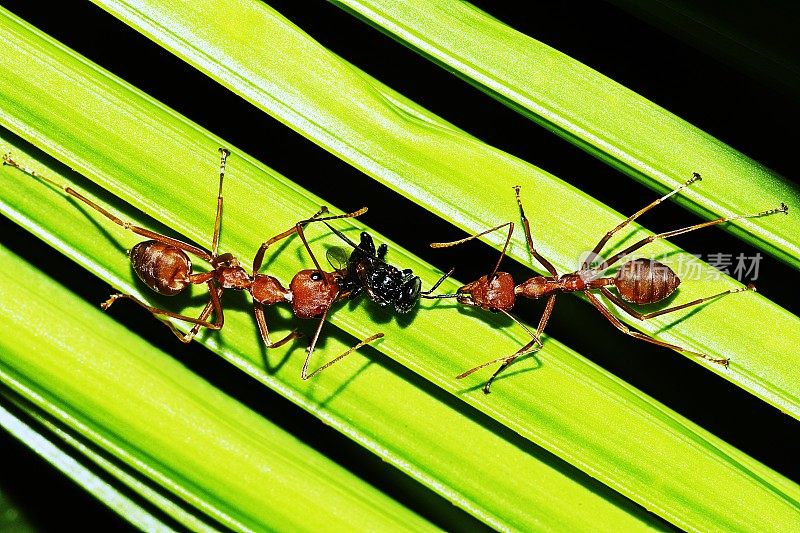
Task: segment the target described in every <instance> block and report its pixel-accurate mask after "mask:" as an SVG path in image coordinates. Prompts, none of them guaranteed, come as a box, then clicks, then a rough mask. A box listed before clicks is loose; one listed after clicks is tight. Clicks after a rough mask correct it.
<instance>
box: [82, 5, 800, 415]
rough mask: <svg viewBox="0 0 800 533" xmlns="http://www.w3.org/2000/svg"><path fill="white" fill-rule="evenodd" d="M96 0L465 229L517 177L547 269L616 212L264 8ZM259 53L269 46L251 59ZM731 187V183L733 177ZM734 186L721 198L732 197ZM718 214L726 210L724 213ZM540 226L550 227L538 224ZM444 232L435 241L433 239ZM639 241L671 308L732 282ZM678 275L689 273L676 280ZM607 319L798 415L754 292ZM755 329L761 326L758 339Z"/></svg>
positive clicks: (790, 375) (778, 324) (524, 257)
mask: <svg viewBox="0 0 800 533" xmlns="http://www.w3.org/2000/svg"><path fill="white" fill-rule="evenodd" d="M96 3H98V4H99V5H101V6H102V7H103V8H104V9H106V10H108V11H110V12H111V13H112V14H114V15H115V16H117V17H119V18H121V19H122V20H124V21H125V22H126V23H127V24H129V25H131V26H133V27H135V28H136V29H138V30H139V31H141V32H143V33H144V34H145V35H147V36H149V37H150V38H151V39H154V40H155V41H157V42H159V43H160V44H162V45H163V46H165V47H166V48H168V49H169V50H171V51H173V53H175V54H177V55H178V56H180V57H182V58H183V59H184V60H186V61H188V62H190V63H191V64H193V65H194V66H196V67H197V68H198V69H200V70H202V71H203V72H205V73H207V74H208V75H210V76H212V77H213V78H214V79H216V80H218V81H219V82H220V83H222V84H224V85H226V86H227V87H229V88H231V89H232V90H233V91H235V92H236V93H237V94H239V95H241V96H242V97H243V98H246V99H248V100H249V101H251V102H253V103H254V104H255V105H257V106H259V107H260V108H261V109H263V110H264V111H266V112H268V113H270V114H271V115H273V116H275V117H276V118H278V119H279V120H281V121H283V122H285V123H286V124H287V125H289V126H290V127H292V128H293V129H295V130H297V131H298V132H300V133H302V134H303V135H305V136H306V137H308V138H309V139H311V140H313V141H314V142H316V143H318V144H320V145H321V146H323V147H324V148H326V149H327V150H329V151H331V152H332V153H334V154H336V155H338V156H339V157H341V158H342V159H344V160H346V161H348V162H349V163H351V164H352V165H354V166H355V167H357V168H359V169H361V170H363V171H364V172H365V173H367V174H369V175H370V176H372V177H374V178H375V179H377V180H378V181H380V182H382V183H384V184H385V185H387V186H388V187H391V188H392V189H394V190H396V191H398V192H400V193H401V194H403V195H405V196H407V197H409V198H412V199H414V200H415V201H416V202H417V203H419V204H420V205H423V206H425V207H426V208H427V209H429V210H430V211H432V212H434V213H436V214H438V215H440V216H441V217H443V218H445V219H447V220H449V221H451V222H452V223H454V224H456V225H458V226H460V227H462V228H463V229H465V230H466V231H468V232H473V233H477V232H478V231H482V230H484V229H486V228H488V227H492V226H494V225H496V224H498V223H500V222H504V221H507V220H516V219H517V217H518V214H517V211H516V205H515V203H514V200H513V196H512V194H511V192H510V191H511V187H512V186H513V185H517V184H521V185H523V186H524V188H525V191H531V192H529V193H526V194H533V195H535V197H536V198H537V199H538V200H539V201H537V202H535V203H531V202H529V203H528V208H527V213H528V216H529V218H530V219H531V225H532V227H533V228H534V229H533V232H534V235H535V236H534V239H535V241H536V246H537V249H538V250H539V252H540V253H542V255H544V256H545V257H547V258H548V259H549V260H550V261H551V262H552V263H553V264H554V265H555V266H556V267H557V268H558V270H559V272H562V273H563V272H570V271H572V270H574V269H575V268H576V267H577V266H578V265H579V264H580V260H579V258H582V257H583V256H584V254H585V253H586V252H587V251H588V250H589V249H590V248H591V246H592V245H593V244H594V243H595V242H597V240H599V238H600V237H601V236H602V234H601V233H600V231H602V229H604V228H609V229H610V228H613V227H615V226H616V225H617V224H619V223H620V222H621V221H622V220H624V219H625V218H626V217H624V216H622V215H620V214H619V213H616V212H615V211H613V210H612V209H609V208H608V207H606V206H604V205H603V204H601V203H600V202H598V201H596V200H594V199H593V198H591V197H589V196H587V195H586V194H584V193H582V192H581V191H579V190H576V189H575V188H574V187H571V186H570V185H568V184H566V183H564V182H562V181H561V180H559V179H558V178H556V177H554V176H552V175H550V174H548V173H546V172H544V171H542V170H540V169H538V168H536V167H534V166H532V165H529V164H527V163H525V162H523V161H520V160H519V159H517V158H515V157H512V156H510V155H508V154H506V153H504V152H501V151H499V150H496V149H494V148H492V147H490V146H487V145H486V144H484V143H482V142H480V141H478V140H477V139H475V138H473V137H471V136H469V135H468V134H466V133H465V132H463V131H461V130H459V129H457V128H455V127H454V126H453V125H452V124H449V123H447V122H446V121H444V120H442V119H441V118H439V117H437V116H436V115H434V114H432V113H430V112H428V111H426V110H425V109H423V108H421V107H420V106H418V105H416V104H414V103H413V102H411V101H410V100H408V99H406V98H404V97H403V96H402V95H399V94H397V93H396V92H394V91H392V90H391V89H390V88H388V87H386V86H384V85H382V84H381V83H380V82H378V81H376V80H374V79H372V78H370V77H369V75H368V74H366V73H364V72H362V71H360V70H358V69H357V68H355V67H354V66H352V65H350V64H349V63H347V62H346V61H343V60H342V59H340V58H339V57H337V56H336V55H334V54H332V53H331V52H330V51H328V50H327V49H325V48H324V47H322V46H320V45H319V44H318V43H317V42H316V41H314V40H313V39H311V38H310V37H309V36H308V35H307V34H305V33H303V32H302V31H301V30H300V29H299V28H297V27H296V26H294V25H293V24H291V23H290V22H289V21H288V20H286V19H284V18H283V17H281V16H280V15H279V14H278V13H277V12H275V11H274V10H271V9H270V8H269V7H268V6H264V5H262V4H258V3H253V2H251V1H249V0H236V1H234V2H227V3H225V5H224V6H223V5H221V4H219V3H217V2H215V1H213V0H208V1H206V2H180V3H172V4H170V6H169V8H166V7H165V6H164V5H163V4H161V3H160V2H154V1H147V0H140V1H138V2H119V1H112V0H108V1H100V0H98V1H97V2H96ZM230 12H236V14H237V15H236V16H237V21H239V22H238V23H237V25H236V27H235V28H234V27H232V26H229V25H226V24H224V23H223V22H219V23H216V24H215V21H224V20H226V16H227V14H228V13H230ZM187 36H191V38H187ZM259 50H270V53H269V54H259V53H258V51H259ZM554 53H555V52H554ZM254 58H257V59H254ZM609 98H610V97H609ZM353 102H358V105H357V106H354V105H353ZM613 102H614V99H613V98H610V99H609V100H608V102H606V105H605V106H604V109H607V108H612V109H614V108H615V107H616V106H615V105H613ZM621 122H624V121H621ZM658 143H659V145H660V143H663V139H659V140H658ZM692 170H693V168H685V169H683V170H681V171H680V172H678V173H675V174H673V175H672V176H671V177H670V179H669V180H668V183H669V186H670V187H677V186H678V185H680V184H681V183H682V182H683V181H685V180H686V179H687V178H688V176H689V175H690V174H691V172H692ZM489 177H491V179H488V178H489ZM723 181H724V180H723ZM709 182H712V184H711V185H710V187H711V188H710V190H712V191H713V190H716V189H715V187H716V185H714V184H713V183H714V180H711V179H707V180H704V181H703V182H701V183H700V184H698V185H697V186H695V187H694V189H690V190H689V191H688V192H686V195H688V197H691V195H692V194H696V191H697V190H698V189H700V190H703V188H705V187H709V185H708V183H709ZM755 183H756V185H758V184H759V183H762V182H761V181H756V182H755ZM729 185H730V184H729ZM726 186H727V185H726ZM731 187H732V188H733V189H737V190H738V186H737V185H732V186H731ZM748 190H749V189H748ZM503 191H507V192H506V193H505V194H506V195H507V196H506V198H507V201H499V200H498V194H500V197H501V198H502V194H503ZM775 191H778V192H777V193H776V192H775ZM734 193H735V194H732V195H729V196H728V195H726V196H723V197H722V198H726V199H728V198H730V199H734V198H738V197H740V196H741V195H740V194H739V193H738V192H736V191H734ZM784 193H786V194H784ZM790 193H791V191H789V190H788V189H787V188H786V187H785V186H780V187H778V186H774V187H773V186H770V187H767V188H765V189H764V190H763V191H759V192H757V193H754V196H752V197H754V198H755V197H757V198H760V199H761V200H764V201H769V203H766V204H765V205H764V204H761V205H759V207H758V208H757V209H755V211H761V210H763V209H765V208H769V207H777V205H778V204H779V203H780V201H781V199H783V200H784V201H787V202H790V203H796V204H797V205H798V206H800V194H796V193H791V194H790ZM761 194H763V195H773V194H776V195H777V196H776V197H775V198H776V200H775V202H774V203H773V201H772V200H771V199H769V198H767V197H766V196H759V195H761ZM716 195H717V193H714V196H716ZM681 196H683V194H682V195H681ZM746 196H748V197H751V195H746ZM793 199H796V200H797V201H796V202H795V201H794V200H793ZM748 201H749V200H748ZM718 212H719V213H720V214H724V215H734V214H737V213H739V211H735V210H731V209H723V210H722V211H718ZM576 213H578V214H580V216H576ZM751 223H752V224H756V223H757V224H758V225H759V226H760V227H764V228H768V230H769V231H770V232H773V233H775V234H776V235H778V234H779V235H785V236H786V240H785V242H784V243H783V244H782V245H781V246H782V247H783V248H784V249H786V250H789V251H791V250H793V249H796V248H797V246H798V243H800V231H795V230H794V229H793V228H796V227H798V224H800V210H793V211H792V212H791V213H790V214H789V216H772V217H766V218H760V219H755V222H754V221H753V220H750V221H748V222H743V224H745V226H746V227H749V226H747V224H751ZM745 226H743V227H745ZM541 228H558V231H547V232H544V231H542V230H541ZM629 228H630V229H629V230H626V231H623V232H621V234H620V237H619V238H620V241H622V242H628V243H630V242H633V240H632V239H634V238H635V239H639V238H644V237H645V236H648V235H651V234H650V233H648V232H645V231H644V230H643V229H642V228H641V226H639V225H637V224H632V225H630V226H629ZM787 228H788V233H786V232H787ZM457 237H458V236H442V238H441V239H440V240H449V239H454V238H457ZM487 240H489V241H490V242H492V243H495V244H498V245H499V244H500V242H501V240H502V236H501V235H499V234H497V233H495V234H493V235H491V236H489V237H487ZM521 241H522V240H521V239H520V241H519V242H520V245H516V246H512V248H511V249H510V252H509V255H510V256H511V257H513V258H515V259H517V260H519V261H522V262H524V263H526V264H528V263H529V261H530V257H529V254H528V251H527V249H526V248H525V246H524V245H522V242H521ZM647 250H648V251H647V253H648V255H649V256H651V257H661V258H667V259H665V262H667V263H668V264H669V265H670V266H672V267H673V268H674V269H675V270H676V271H678V274H679V276H681V277H682V278H684V279H686V278H692V279H687V280H686V282H685V283H683V284H682V286H681V290H680V296H679V297H678V298H677V299H676V300H675V301H674V303H675V304H680V303H684V302H689V301H692V300H694V299H697V298H702V297H705V296H708V295H710V294H715V293H717V292H721V291H724V290H727V289H730V288H734V287H739V286H741V285H740V284H739V283H738V282H736V281H734V280H733V279H731V278H729V277H727V276H720V275H719V271H717V270H716V269H714V268H713V267H711V266H709V265H707V264H705V263H703V262H702V261H698V260H697V258H696V257H695V256H693V255H691V254H688V253H685V252H683V251H681V250H680V248H678V247H676V246H673V245H671V244H669V243H666V242H664V241H658V242H656V243H653V244H652V245H650V246H649V247H648V248H647ZM611 251H612V249H610V250H608V252H611ZM534 266H535V268H539V269H540V270H541V268H540V267H538V265H534ZM488 268H489V266H488V265H487V270H488ZM687 271H688V272H689V274H690V275H688V276H687V275H684V274H685V273H686V272H687ZM709 280H712V282H709ZM716 280H718V281H716ZM617 316H618V318H620V319H621V320H623V321H625V322H627V323H628V324H631V325H633V326H634V327H635V328H637V329H640V330H642V331H645V332H647V333H649V334H651V335H653V336H655V337H657V338H659V339H661V340H663V341H666V342H670V343H673V344H677V345H679V346H683V347H686V348H688V349H693V350H695V351H698V352H701V353H705V354H708V355H710V356H712V357H717V358H726V357H727V358H730V359H731V366H730V368H728V369H724V368H722V367H721V366H720V365H716V364H713V363H708V362H705V361H702V360H699V359H698V362H699V363H700V364H704V365H706V366H707V367H708V368H709V369H710V370H712V371H714V372H716V373H718V374H720V375H721V376H722V377H724V378H725V379H727V380H729V381H731V382H733V383H736V384H737V385H738V386H740V387H742V388H743V389H745V390H747V391H748V392H750V393H752V394H754V395H756V396H758V397H759V398H761V399H763V400H765V401H767V402H768V403H770V404H772V405H774V406H775V407H777V408H779V409H781V410H782V411H785V412H787V413H789V414H791V415H792V416H793V417H795V418H800V354H798V353H796V352H788V353H787V350H786V346H791V345H792V344H791V343H792V342H794V343H798V342H800V320H798V318H797V317H795V316H794V315H793V314H791V313H789V312H787V311H786V310H784V309H782V308H781V307H780V306H777V305H775V304H773V303H772V302H770V301H769V300H767V299H766V298H763V297H761V296H759V295H755V294H746V295H737V296H736V297H731V298H727V299H726V301H725V304H724V306H721V305H706V306H705V307H703V308H702V312H694V311H690V312H688V313H685V314H684V315H683V316H676V315H667V316H664V317H659V318H656V319H653V320H648V321H646V322H641V321H637V320H635V319H633V318H632V317H630V316H628V315H625V314H618V315H617ZM763 331H769V332H770V335H763V334H762V332H763ZM470 366H472V365H466V368H469V367H470Z"/></svg>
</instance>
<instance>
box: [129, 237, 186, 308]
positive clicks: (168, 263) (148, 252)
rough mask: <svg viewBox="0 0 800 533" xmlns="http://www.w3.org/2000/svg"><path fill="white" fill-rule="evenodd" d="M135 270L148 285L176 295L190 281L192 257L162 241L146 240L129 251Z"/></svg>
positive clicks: (158, 290) (155, 289) (159, 291)
mask: <svg viewBox="0 0 800 533" xmlns="http://www.w3.org/2000/svg"><path fill="white" fill-rule="evenodd" d="M130 258H131V263H132V264H133V270H134V271H135V272H136V275H137V276H139V279H140V280H142V282H144V284H145V285H147V286H148V287H150V288H151V289H153V290H154V291H156V292H157V293H159V294H163V295H164V296H174V295H176V294H178V293H179V292H181V291H182V290H183V289H185V288H186V286H187V285H188V284H189V275H190V274H191V272H192V261H191V260H190V259H189V256H188V255H186V254H185V253H184V252H183V250H181V249H179V248H176V247H175V246H171V245H169V244H165V243H163V242H159V241H152V240H151V241H144V242H140V243H139V244H137V245H136V246H134V247H133V248H132V249H131V251H130Z"/></svg>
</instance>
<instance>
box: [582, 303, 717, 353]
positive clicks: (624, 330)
mask: <svg viewBox="0 0 800 533" xmlns="http://www.w3.org/2000/svg"><path fill="white" fill-rule="evenodd" d="M583 294H585V295H586V297H587V298H588V299H589V302H590V303H591V304H592V305H593V306H595V307H596V308H597V310H598V311H600V312H601V313H602V314H603V316H604V317H606V319H607V320H608V321H609V322H611V324H613V325H614V327H615V328H617V329H618V330H620V331H621V332H622V333H624V334H625V335H630V336H631V337H633V338H635V339H639V340H642V341H645V342H649V343H651V344H656V345H658V346H664V347H665V348H672V349H673V350H677V351H679V352H683V353H687V354H690V355H694V356H696V357H699V358H701V359H706V360H707V361H711V362H712V363H716V364H718V365H722V366H724V367H726V368H727V367H728V361H729V359H727V358H723V359H717V358H715V357H711V356H710V355H706V354H704V353H700V352H693V351H691V350H688V349H686V348H681V347H680V346H676V345H675V344H670V343H668V342H664V341H660V340H657V339H654V338H652V337H648V336H647V335H645V334H643V333H639V332H638V331H631V330H630V328H628V326H626V325H625V324H623V323H622V322H620V320H619V319H618V318H617V317H615V316H614V315H612V314H611V312H610V311H609V310H608V309H607V308H606V307H605V306H603V304H602V303H600V300H598V299H597V297H596V296H595V295H594V294H592V293H591V292H589V291H584V292H583Z"/></svg>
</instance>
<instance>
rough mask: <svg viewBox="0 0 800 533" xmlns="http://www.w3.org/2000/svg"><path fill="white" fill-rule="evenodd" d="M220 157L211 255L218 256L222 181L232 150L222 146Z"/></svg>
mask: <svg viewBox="0 0 800 533" xmlns="http://www.w3.org/2000/svg"><path fill="white" fill-rule="evenodd" d="M219 153H220V159H219V192H218V193H217V217H216V218H215V219H214V236H213V237H212V239H211V255H212V256H214V257H216V256H217V247H218V246H219V230H220V227H221V226H222V181H223V180H224V179H225V163H226V162H227V160H228V156H229V155H231V152H230V151H229V150H227V149H226V148H220V149H219Z"/></svg>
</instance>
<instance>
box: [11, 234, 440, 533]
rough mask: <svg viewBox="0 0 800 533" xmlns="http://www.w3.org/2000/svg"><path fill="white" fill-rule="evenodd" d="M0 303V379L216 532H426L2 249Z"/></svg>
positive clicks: (131, 510) (414, 518)
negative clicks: (203, 517) (199, 514)
mask: <svg viewBox="0 0 800 533" xmlns="http://www.w3.org/2000/svg"><path fill="white" fill-rule="evenodd" d="M0 299H2V300H3V301H4V302H15V303H16V305H15V306H14V308H11V307H9V306H3V308H2V310H0V349H2V353H3V360H2V363H0V381H2V383H3V384H4V385H5V386H7V387H9V388H11V389H12V390H13V391H14V392H15V393H17V394H19V395H21V396H22V397H24V398H25V399H27V400H28V401H30V402H32V403H33V404H34V405H35V406H37V407H38V408H40V409H42V410H43V411H45V412H47V413H48V414H49V415H51V416H53V417H55V418H57V419H59V420H61V421H64V422H66V423H67V424H69V426H70V427H72V428H73V429H75V430H77V431H79V432H80V433H81V434H83V435H84V436H86V437H88V438H89V439H91V440H92V441H93V442H94V443H95V444H99V445H100V446H102V447H103V449H105V450H107V451H108V452H110V453H112V454H113V455H114V456H116V457H117V458H118V459H120V460H121V461H123V462H124V463H125V464H127V465H129V466H132V467H133V468H135V469H136V470H138V471H139V472H140V473H145V474H146V475H147V476H148V477H150V478H151V479H154V480H156V481H158V482H159V483H160V484H161V485H162V486H163V487H166V488H168V489H169V490H171V491H172V492H174V493H176V494H178V495H179V496H180V497H181V498H182V499H184V500H185V501H186V502H188V503H189V504H191V505H193V506H195V507H196V508H198V509H200V510H202V511H203V512H204V513H205V514H207V515H208V516H209V517H211V518H213V519H214V520H216V521H218V522H219V523H220V524H223V525H224V526H226V527H229V528H232V529H235V530H238V531H245V530H265V529H270V528H287V527H288V528H290V529H297V530H307V531H320V530H322V529H353V528H358V529H383V528H389V529H409V530H418V529H419V528H421V529H423V530H426V529H430V528H431V525H430V524H428V523H427V522H425V521H424V520H422V519H421V518H419V517H418V516H416V515H414V514H413V513H412V512H410V511H408V510H407V509H406V508H404V507H403V506H401V505H399V504H398V503H397V502H395V501H393V500H391V499H389V498H388V497H387V496H385V495H384V494H383V493H381V492H379V491H377V490H376V489H374V488H373V487H371V486H369V485H367V484H366V483H364V482H363V481H361V480H359V479H358V478H357V477H355V476H354V475H353V474H351V473H349V472H348V471H346V470H345V469H343V468H342V467H340V466H338V465H336V464H335V463H333V462H332V461H330V460H329V459H327V458H326V457H324V456H322V455H320V454H319V453H318V452H316V451H314V450H311V449H310V448H308V447H307V446H306V445H305V444H302V443H301V442H299V441H298V440H297V439H295V438H294V437H293V436H291V435H289V434H287V433H286V432H284V431H283V430H282V429H280V428H278V427H277V426H275V425H273V424H271V423H270V422H268V421H266V420H265V419H263V418H261V417H260V416H258V415H257V414H256V413H254V412H252V411H250V410H249V409H247V408H245V407H244V406H242V405H241V404H239V403H237V402H236V401H234V400H233V399H231V398H229V397H227V396H225V395H224V394H223V393H222V392H220V391H219V390H217V389H216V388H214V387H213V386H211V385H210V384H208V383H206V382H205V381H203V380H202V379H200V378H199V377H197V376H196V375H194V374H192V373H191V372H189V371H188V370H186V369H185V368H184V367H183V366H182V365H181V364H180V363H178V362H177V361H175V360H174V359H173V358H171V357H170V356H168V355H166V354H164V353H162V352H159V351H158V350H156V349H154V348H153V347H152V346H150V345H149V344H148V343H147V342H146V341H144V340H142V339H140V338H138V337H136V336H134V335H130V334H129V333H128V332H127V331H126V330H125V328H124V327H122V326H120V325H119V324H117V323H116V322H114V320H112V319H111V318H110V317H108V316H105V315H104V314H103V313H102V312H101V311H100V310H99V309H98V308H97V307H95V306H94V305H90V304H88V303H86V302H84V301H82V300H81V299H80V298H78V297H76V296H75V295H74V294H72V293H70V292H69V291H68V290H67V289H66V288H64V287H62V286H61V285H58V284H57V283H55V282H54V281H52V280H51V279H49V278H46V277H45V276H44V274H42V273H41V272H39V271H38V270H37V269H36V268H35V267H32V266H31V265H29V264H28V263H26V262H24V261H22V260H21V259H19V258H18V257H17V256H15V255H13V254H12V253H11V252H9V251H8V250H7V249H5V248H0ZM54 316H58V317H59V320H58V327H54V325H53V323H52V317H54ZM76 340H77V341H78V342H76ZM110 391H113V394H110ZM317 502H325V503H324V505H318V504H317ZM121 505H123V506H124V508H123V509H122V511H123V512H124V514H125V516H126V517H129V518H132V517H133V516H134V513H135V511H136V509H135V508H134V507H132V506H131V505H130V504H129V503H126V502H122V503H121Z"/></svg>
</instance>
